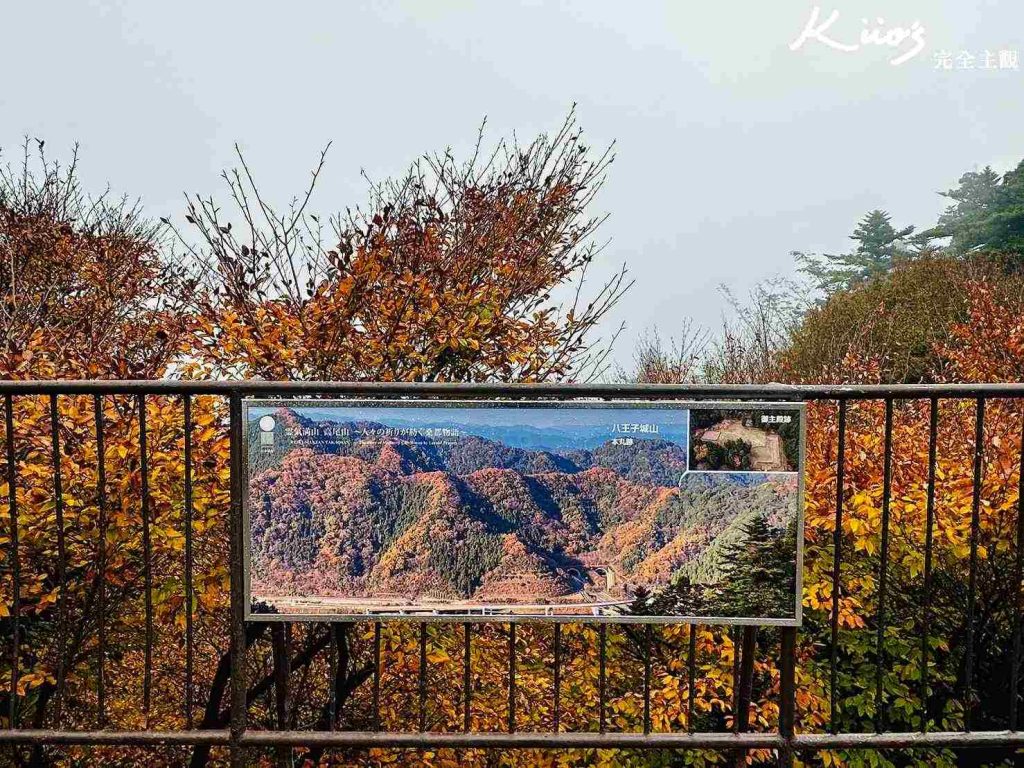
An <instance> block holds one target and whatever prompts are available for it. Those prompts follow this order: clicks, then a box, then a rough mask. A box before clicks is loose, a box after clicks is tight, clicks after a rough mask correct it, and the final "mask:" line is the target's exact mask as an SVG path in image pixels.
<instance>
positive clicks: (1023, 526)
mask: <svg viewBox="0 0 1024 768" xmlns="http://www.w3.org/2000/svg"><path fill="white" fill-rule="evenodd" d="M1016 549H1017V551H1016V553H1015V555H1016V558H1015V560H1014V568H1013V572H1014V582H1013V583H1014V585H1015V587H1014V594H1013V601H1014V607H1015V609H1016V610H1015V612H1014V620H1013V651H1012V653H1013V657H1012V659H1011V661H1010V718H1009V719H1010V723H1009V726H1010V730H1011V731H1016V730H1017V728H1018V727H1019V714H1018V713H1019V712H1020V657H1021V624H1022V623H1024V591H1022V590H1021V582H1022V581H1024V414H1022V415H1021V433H1020V464H1019V465H1018V472H1017V541H1016Z"/></svg>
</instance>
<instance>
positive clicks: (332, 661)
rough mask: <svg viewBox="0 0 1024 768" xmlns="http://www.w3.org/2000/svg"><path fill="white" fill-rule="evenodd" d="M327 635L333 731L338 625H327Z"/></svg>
mask: <svg viewBox="0 0 1024 768" xmlns="http://www.w3.org/2000/svg"><path fill="white" fill-rule="evenodd" d="M327 637H328V645H327V648H328V651H327V653H328V656H327V666H328V669H329V670H330V672H329V680H328V683H327V686H328V688H327V691H328V694H327V695H328V701H327V717H328V723H327V728H328V730H331V731H333V730H334V729H335V728H336V727H337V725H338V656H339V654H340V648H339V647H338V626H337V625H335V624H328V625H327ZM421 716H422V715H421Z"/></svg>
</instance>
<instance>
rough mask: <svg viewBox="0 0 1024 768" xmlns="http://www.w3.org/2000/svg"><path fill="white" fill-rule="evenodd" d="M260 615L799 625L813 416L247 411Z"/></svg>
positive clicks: (250, 572)
mask: <svg viewBox="0 0 1024 768" xmlns="http://www.w3.org/2000/svg"><path fill="white" fill-rule="evenodd" d="M244 423H245V426H246V431H247V439H246V445H245V450H246V470H247V472H246V475H247V477H246V492H245V507H244V509H245V525H244V535H245V539H246V540H245V542H244V546H245V553H246V563H245V566H246V591H247V595H246V607H247V612H248V613H247V615H248V618H250V619H254V620H258V619H263V620H283V619H289V620H302V619H310V620H325V619H332V618H333V619H356V618H366V617H374V618H416V619H425V618H426V619H429V618H432V617H438V618H440V617H443V618H448V619H451V618H462V619H472V620H486V619H493V620H499V621H508V620H518V619H530V618H550V619H553V620H565V621H569V620H572V621H581V620H597V621H601V620H607V621H663V622H682V621H698V620H704V621H706V620H709V619H719V620H721V621H722V622H728V623H744V624H781V625H787V624H789V625H792V624H797V623H799V621H800V607H799V600H798V595H799V590H800V584H799V574H800V557H801V546H800V541H801V538H802V534H801V527H802V510H801V503H802V499H801V492H802V484H801V475H800V472H801V469H802V455H801V453H802V450H803V437H802V435H803V407H802V406H801V405H798V404H792V403H787V404H770V403H700V404H696V403H687V404H682V403H658V402H635V401H630V402H628V403H627V402H618V403H601V402H526V403H517V402H496V401H470V402H443V401H386V400H378V401H352V400H349V401H327V400H294V401H288V400H247V401H246V402H245V406H244Z"/></svg>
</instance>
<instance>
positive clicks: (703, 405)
mask: <svg viewBox="0 0 1024 768" xmlns="http://www.w3.org/2000/svg"><path fill="white" fill-rule="evenodd" d="M241 407H242V413H241V427H242V433H243V435H244V439H243V440H242V441H241V446H240V449H241V452H242V453H241V464H242V467H241V469H242V490H243V493H242V500H241V501H242V524H241V526H240V528H241V535H242V538H243V540H242V542H241V547H240V550H241V552H242V553H243V573H244V581H243V586H244V595H245V597H244V606H245V620H246V621H262V622H320V623H333V622H339V623H352V622H359V621H409V622H448V623H473V624H475V623H493V622H498V623H504V624H508V623H561V624H570V623H571V624H577V623H586V624H684V625H685V624H691V625H692V624H705V625H706V624H715V625H736V626H765V627H768V626H774V627H799V626H800V625H801V623H802V619H803V610H802V602H803V601H802V594H803V551H804V542H803V538H804V536H803V534H804V465H805V452H806V439H807V409H806V404H805V403H803V402H791V401H768V402H762V401H751V400H720V401H710V400H699V401H682V400H680V401H674V400H643V399H636V400H627V399H622V400H578V399H577V400H497V399H464V400H437V399H419V398H410V399H385V398H380V399H365V398H359V399H356V398H353V399H320V398H308V399H295V398H269V397H266V398H265V397H253V398H243V399H242V402H241ZM295 407H297V408H303V407H305V408H309V407H316V408H332V407H339V408H420V409H422V408H436V409H443V408H507V409H515V408H553V409H559V410H566V409H604V410H608V409H624V410H629V409H638V408H642V409H645V410H686V411H695V410H760V411H789V412H796V413H797V414H798V415H799V419H800V424H799V458H798V466H797V469H796V471H795V473H794V472H764V473H757V474H787V475H790V474H796V475H797V500H796V504H797V510H796V515H797V519H796V577H795V584H794V590H793V591H794V595H793V599H794V603H795V606H794V613H793V616H792V617H786V618H761V617H736V616H710V615H701V616H683V615H680V616H629V615H603V616H593V615H591V616H588V615H567V614H562V615H558V614H553V615H541V614H513V613H495V614H493V615H479V614H454V613H453V614H448V613H440V612H439V613H408V614H403V613H391V612H387V613H385V612H380V613H378V612H364V613H337V614H332V613H322V614H311V613H310V614H306V613H254V612H252V610H251V606H252V589H251V582H250V573H249V569H250V563H251V551H250V548H251V534H250V531H251V529H250V516H249V492H248V491H249V481H250V478H249V439H248V430H249V424H250V421H249V410H250V409H251V408H295ZM686 456H687V473H689V472H690V469H689V461H690V445H689V433H688V435H687V446H686ZM697 471H701V472H703V471H706V470H697ZM748 471H749V470H748ZM730 474H742V471H740V472H736V473H730Z"/></svg>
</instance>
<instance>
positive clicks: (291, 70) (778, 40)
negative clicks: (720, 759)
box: [0, 0, 1024, 364]
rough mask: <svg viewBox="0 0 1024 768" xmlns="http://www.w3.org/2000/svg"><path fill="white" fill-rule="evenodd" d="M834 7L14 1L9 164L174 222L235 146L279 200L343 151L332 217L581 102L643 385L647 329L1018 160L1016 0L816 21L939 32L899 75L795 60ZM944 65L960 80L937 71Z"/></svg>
mask: <svg viewBox="0 0 1024 768" xmlns="http://www.w3.org/2000/svg"><path fill="white" fill-rule="evenodd" d="M815 5H817V3H814V2H804V1H803V0H775V1H774V2H771V3H767V2H763V0H749V1H747V2H739V1H736V2H722V1H720V0H715V1H714V2H712V0H706V1H705V2H702V3H699V2H695V1H693V0H691V1H688V2H681V1H678V2H666V3H656V2H635V1H634V0H630V1H629V2H627V0H615V1H614V2H596V1H595V0H580V1H579V2H564V3H554V2H550V3H540V2H532V3H526V2H523V3H517V2H478V3H472V2H440V1H434V2H391V3H383V2H380V3H359V4H357V3H347V2H290V3H284V2H279V1H278V2H246V3H244V4H243V3H226V2H216V3H210V2H182V1H180V0H179V2H174V3H159V4H158V3H132V4H129V3H124V4H114V3H89V2H74V3H72V2H67V3H63V4H57V3H53V4H51V3H27V2H25V3H16V4H15V3H10V4H6V5H5V6H4V8H3V10H2V11H0V20H2V22H3V26H2V32H3V38H2V40H3V43H2V45H0V65H2V71H3V72H4V82H3V86H2V87H0V146H2V147H3V149H4V152H5V154H6V155H7V157H8V159H11V157H12V155H15V156H16V155H17V152H18V148H19V144H20V142H21V140H22V137H23V136H25V135H28V136H32V137H39V138H43V139H45V140H46V142H47V143H46V149H47V152H48V154H50V156H51V157H54V156H57V155H60V154H64V155H66V154H67V152H68V150H69V149H70V147H71V146H72V144H73V143H75V142H79V143H80V145H81V164H82V175H83V177H84V179H85V181H86V183H87V184H88V185H89V186H90V187H92V188H94V189H97V190H100V189H102V188H103V187H104V186H106V185H108V184H109V186H110V187H111V188H112V190H114V191H115V192H119V193H120V192H126V193H129V194H131V195H133V196H134V195H137V196H140V197H141V198H142V201H143V203H144V205H145V207H146V209H147V210H148V211H149V212H150V213H151V214H152V215H153V216H161V215H172V216H174V217H177V218H179V219H180V217H181V215H182V207H183V206H182V192H183V191H185V190H188V191H193V192H202V193H204V194H208V193H210V192H214V193H220V191H221V189H222V186H221V183H220V181H219V179H218V175H219V172H220V171H221V169H222V168H224V167H225V166H228V165H230V164H231V163H232V151H233V150H232V146H233V143H234V142H236V141H238V142H239V143H240V144H241V145H242V147H243V148H244V150H245V152H246V154H247V156H248V158H249V159H250V161H251V163H252V165H253V166H254V167H255V170H256V172H257V174H258V177H259V178H260V180H261V181H262V185H263V187H264V189H265V191H267V192H268V193H270V196H271V197H274V198H276V199H277V200H280V201H282V202H284V201H287V199H288V198H290V197H291V196H292V195H294V194H296V193H297V192H298V191H299V189H300V188H301V186H302V185H303V184H304V183H305V181H306V179H307V177H308V172H309V169H310V168H311V166H312V164H313V163H314V162H315V159H316V156H317V153H318V151H319V149H320V148H321V147H322V146H323V145H324V144H326V143H327V142H328V141H333V142H334V146H333V149H332V151H331V153H330V156H329V165H328V167H327V170H326V174H325V178H324V183H323V185H322V187H321V190H320V194H319V196H318V198H317V200H316V207H317V209H318V210H320V211H322V212H325V213H327V212H331V211H334V210H338V209H341V208H344V207H345V206H346V205H353V204H356V203H359V202H361V201H362V200H363V199H364V198H365V194H366V184H365V182H364V180H363V179H362V178H361V176H360V171H361V169H365V170H366V172H367V173H368V174H369V175H370V176H371V177H373V178H377V179H381V178H385V177H387V176H391V175H395V174H399V173H400V172H401V171H402V170H403V169H404V168H405V167H406V166H407V165H408V163H409V162H410V161H411V160H413V159H414V158H415V157H416V156H417V155H419V154H421V153H423V152H425V151H430V150H435V149H440V148H443V147H445V146H447V145H451V146H452V147H453V148H454V149H455V150H456V152H461V153H464V152H466V151H468V149H469V147H470V146H471V145H472V142H473V140H474V139H475V135H476V129H477V127H478V125H479V123H480V121H481V120H482V119H483V118H484V117H485V116H486V117H487V120H488V126H489V135H490V136H491V137H492V138H497V137H499V136H501V135H505V134H509V133H511V132H512V131H515V132H516V133H517V134H518V135H519V136H520V137H523V138H529V137H532V136H533V135H535V134H536V133H538V132H540V131H549V130H553V129H555V128H557V127H558V125H559V124H560V122H561V120H562V119H563V118H564V116H565V113H566V111H567V110H568V108H569V107H570V105H571V104H572V103H573V102H576V103H577V104H578V117H579V120H580V123H581V124H582V126H583V128H584V130H585V131H586V132H587V134H588V135H589V137H590V141H591V142H592V143H593V144H594V145H602V144H606V143H608V142H611V141H612V140H613V139H614V140H615V141H616V142H617V155H618V156H617V160H616V162H615V164H614V165H613V167H612V169H611V171H610V178H609V182H608V185H607V187H606V189H605V190H604V191H603V193H602V194H601V195H600V197H599V198H598V200H597V201H596V204H597V208H596V209H595V212H608V213H610V214H611V217H610V219H609V221H608V222H607V224H606V225H605V229H604V232H603V235H604V236H606V237H610V238H611V244H610V246H609V247H608V249H607V250H606V251H605V252H604V255H603V257H602V259H603V260H602V264H601V269H600V270H598V272H599V274H595V278H600V277H601V276H602V275H607V274H610V273H611V272H612V271H614V269H615V268H616V267H617V266H618V265H620V264H622V263H623V262H624V263H626V265H627V266H628V268H629V270H630V272H631V274H632V276H633V278H635V280H636V285H635V286H634V288H633V289H632V291H631V292H630V293H629V295H627V296H626V298H625V299H623V301H622V302H621V304H620V305H619V306H618V308H617V311H616V313H615V315H614V317H613V318H611V320H610V321H609V323H608V324H607V326H606V328H605V329H604V330H605V331H607V330H609V329H610V328H611V327H612V326H613V325H617V324H618V323H619V322H622V321H625V322H626V323H627V326H628V328H627V332H626V333H625V334H624V335H623V336H622V337H621V338H620V340H619V342H618V344H617V354H616V358H617V359H618V360H619V361H620V362H622V363H624V364H628V362H629V361H630V358H631V356H632V347H631V342H632V340H633V339H635V337H636V334H638V333H640V332H642V331H643V330H644V329H645V328H657V329H659V330H660V331H661V332H662V334H663V335H665V336H671V335H672V334H673V333H675V332H677V330H678V329H679V327H680V326H681V324H682V322H683V320H684V318H686V317H692V318H694V319H695V320H696V321H697V322H698V323H700V324H702V325H705V326H709V327H714V326H716V325H717V324H718V323H719V321H720V318H721V316H722V313H723V312H724V311H725V309H726V308H725V304H724V302H723V301H722V299H721V296H720V295H719V294H718V293H717V290H716V287H717V286H718V285H719V284H721V283H725V284H727V285H729V286H730V287H731V288H732V289H733V290H735V291H736V292H737V293H739V294H743V293H744V292H745V291H746V290H748V289H749V287H750V286H751V285H753V284H754V283H756V282H757V281H759V280H762V279H764V278H767V277H770V276H773V275H786V274H791V273H792V271H793V263H792V258H791V256H790V251H791V250H794V249H800V250H812V251H815V250H819V251H820V250H824V251H837V250H841V249H845V248H846V247H847V241H846V237H847V235H848V234H849V233H850V232H851V231H852V229H853V227H854V226H855V224H856V221H857V219H858V218H859V217H861V216H862V215H863V214H864V213H865V212H866V211H868V210H870V209H872V208H884V209H886V210H888V211H890V212H891V213H892V214H893V217H894V220H895V223H897V224H899V225H903V224H918V225H927V224H930V223H932V222H933V221H934V219H935V217H936V215H937V214H938V213H939V212H940V211H941V210H942V208H943V206H944V203H943V200H942V199H941V198H940V197H939V196H938V195H937V194H936V193H937V192H938V191H940V190H944V189H947V188H949V187H950V186H952V185H954V184H955V182H956V180H957V178H958V177H959V176H960V174H961V173H963V172H964V171H967V170H971V169H977V168H980V167H983V166H984V165H986V164H991V165H992V166H993V167H995V168H996V169H997V170H999V171H1005V170H1008V169H1009V168H1010V167H1012V166H1014V165H1016V163H1017V162H1018V161H1019V160H1020V159H1022V158H1024V99H1022V98H1021V95H1022V93H1024V91H1022V86H1024V69H1020V68H1018V69H1013V68H1012V59H1013V55H1014V54H1016V55H1017V56H1018V57H1024V23H1022V22H1024V3H1022V2H1020V0H1004V1H1003V2H981V1H980V0H978V1H976V2H968V1H966V0H942V1H940V0H918V1H913V0H900V2H895V1H894V0H835V2H831V3H821V15H820V17H819V18H820V22H821V23H824V22H825V21H826V20H827V18H828V16H829V14H830V13H831V12H832V11H833V10H836V11H838V12H839V16H838V18H837V19H836V20H835V21H834V22H833V23H832V25H831V26H830V27H829V28H828V29H827V30H825V31H824V32H823V33H822V35H823V36H825V37H828V38H829V39H830V40H832V41H833V42H834V43H837V44H839V45H843V46H846V47H850V46H851V45H854V44H857V43H858V41H859V39H860V35H861V32H862V28H863V26H864V22H863V21H862V19H865V18H867V19H868V21H869V23H870V28H871V29H874V28H875V27H878V26H881V28H882V31H883V32H888V31H889V30H890V29H891V28H892V27H894V26H902V27H906V28H909V27H910V26H911V25H912V23H913V22H914V21H915V20H916V21H918V22H920V25H921V27H923V32H920V33H918V34H919V36H920V39H921V40H922V41H923V43H924V45H923V48H922V49H921V51H920V52H919V53H918V54H917V55H915V56H913V57H912V58H910V59H909V60H907V61H906V62H905V63H902V64H900V65H898V66H894V65H892V64H891V63H890V60H891V59H893V58H895V57H896V56H899V55H900V54H903V53H907V54H909V52H910V51H911V50H912V49H913V48H915V47H916V43H915V41H914V39H908V40H905V41H904V42H903V43H902V44H901V45H899V46H898V47H896V48H890V47H884V46H876V45H866V46H861V47H860V49H859V50H856V51H842V50H837V49H836V48H833V47H829V46H828V45H826V44H825V43H824V42H822V41H821V40H815V39H809V40H807V41H806V42H805V43H804V44H803V46H801V47H800V48H799V49H797V50H795V51H794V50H791V49H790V44H791V43H792V42H794V41H795V40H796V39H797V38H798V37H799V35H800V33H801V31H802V30H803V29H804V28H805V27H806V26H807V24H808V21H809V19H810V15H811V12H812V8H813V7H814V6H815ZM879 17H881V18H882V19H884V22H883V23H882V24H881V25H879V23H878V21H877V19H878V18H879ZM942 51H946V52H948V53H949V54H950V55H951V56H952V57H957V58H955V59H951V63H952V64H953V69H950V70H945V69H937V68H936V63H937V59H939V58H941V57H940V56H939V54H940V52H942ZM985 51H989V52H991V54H992V57H993V60H992V61H991V62H988V63H989V64H990V65H994V67H995V68H990V69H986V68H984V67H985V64H986V61H985ZM1000 51H1005V52H1007V53H1005V54H1004V61H1003V62H1002V63H1003V66H1004V68H999V67H998V65H999V61H998V57H999V52H1000ZM964 53H965V54H967V55H969V56H973V57H974V60H973V61H971V59H969V58H968V56H965V55H962V54H964ZM969 64H970V65H973V66H972V67H970V68H968V65H969ZM1020 65H1021V66H1024V59H1021V60H1020ZM961 67H963V68H961Z"/></svg>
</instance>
